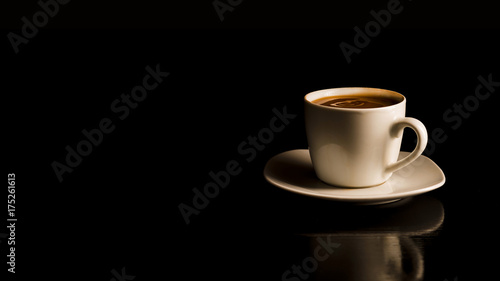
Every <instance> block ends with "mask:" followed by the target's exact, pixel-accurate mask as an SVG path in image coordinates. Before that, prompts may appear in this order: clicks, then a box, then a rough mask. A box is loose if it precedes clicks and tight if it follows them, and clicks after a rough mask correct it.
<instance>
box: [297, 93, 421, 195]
mask: <svg viewBox="0 0 500 281" xmlns="http://www.w3.org/2000/svg"><path fill="white" fill-rule="evenodd" d="M334 96H342V97H346V96H349V97H351V96H352V97H356V96H369V97H372V98H386V99H392V100H394V101H395V102H394V104H392V105H387V106H381V107H375V108H344V107H328V106H324V105H320V104H317V103H314V101H316V100H318V99H322V98H325V97H334ZM304 102H305V121H306V133H307V141H308V143H309V153H310V155H311V160H312V163H313V166H314V170H315V172H316V175H317V176H318V178H319V179H320V180H322V181H324V182H325V183H328V184H331V185H335V186H342V187H367V186H373V185H379V184H382V183H384V182H385V181H387V180H388V179H389V178H390V176H391V175H392V173H393V172H395V171H396V170H398V169H401V168H403V167H405V166H406V165H408V164H410V163H411V162H413V161H414V160H416V159H417V158H418V156H420V155H421V154H422V152H423V151H424V149H425V146H426V145H427V131H426V129H425V126H424V125H423V124H422V122H420V121H418V120H417V119H414V118H409V117H405V110H406V98H405V97H404V96H403V95H401V94H399V93H396V92H393V91H389V90H383V89H375V88H361V87H358V88H336V89H328V90H321V91H315V92H312V93H309V94H307V95H306V96H305V98H304ZM405 127H409V128H411V129H413V130H414V131H415V133H416V134H417V137H418V142H417V146H416V148H415V150H414V151H413V152H412V153H411V154H410V155H408V156H407V157H405V158H403V159H401V160H399V161H397V159H398V155H399V151H400V147H401V140H402V133H403V129H404V128H405Z"/></svg>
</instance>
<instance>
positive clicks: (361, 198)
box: [264, 149, 446, 204]
mask: <svg viewBox="0 0 500 281" xmlns="http://www.w3.org/2000/svg"><path fill="white" fill-rule="evenodd" d="M293 151H308V149H292V150H287V151H284V152H281V153H279V154H276V155H275V156H273V157H271V158H270V159H269V160H268V161H267V163H266V165H265V167H264V178H265V179H266V180H267V182H269V183H271V184H272V185H274V186H276V187H279V188H281V189H284V190H287V191H290V192H293V193H296V194H300V195H305V196H309V197H315V198H321V199H327V200H333V201H341V202H350V203H359V204H384V203H392V202H395V201H398V200H400V199H403V198H407V197H411V196H416V195H420V194H423V193H427V192H430V191H432V190H435V189H437V188H439V187H441V186H443V185H444V183H445V182H446V176H445V174H444V172H443V170H442V169H441V168H440V167H439V166H438V165H437V164H436V163H435V162H434V161H432V159H430V158H429V157H427V156H425V155H420V156H419V157H424V158H427V160H428V161H430V164H433V165H434V167H435V168H436V169H437V171H439V174H440V180H439V181H438V182H436V183H434V184H432V185H429V186H426V187H423V188H418V189H414V190H409V191H405V192H401V193H389V194H380V195H355V196H353V195H348V196H342V195H335V196H331V195H325V194H320V193H316V192H314V191H311V190H302V189H307V187H300V188H301V189H300V190H299V189H296V188H293V187H290V186H288V185H287V184H283V183H281V182H280V181H275V180H274V179H272V178H270V177H269V175H268V173H267V171H268V167H269V165H270V163H271V161H273V159H274V158H275V157H278V156H280V155H282V154H285V153H291V152H293ZM399 153H400V154H401V153H404V154H409V153H410V152H407V151H400V152H399ZM410 165H411V164H410ZM391 178H392V176H391ZM391 178H389V179H388V180H387V181H386V182H389V181H390V180H391ZM318 180H319V179H318ZM325 184H326V183H325ZM383 184H385V183H383ZM332 187H336V186H332ZM336 188H343V187H336ZM366 188H370V187H366ZM359 189H362V188H359Z"/></svg>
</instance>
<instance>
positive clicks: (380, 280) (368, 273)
mask: <svg viewBox="0 0 500 281" xmlns="http://www.w3.org/2000/svg"><path fill="white" fill-rule="evenodd" d="M321 238H322V239H323V240H331V241H335V243H340V245H341V247H340V248H339V249H338V250H337V251H336V253H335V254H332V255H331V256H330V257H329V258H328V259H327V260H325V261H322V262H321V263H319V265H318V269H317V271H316V273H315V277H316V280H345V281H348V280H353V281H354V280H355V281H365V280H366V281H396V280H397V281H403V280H404V281H416V280H422V278H423V272H424V267H423V259H422V254H421V253H420V250H419V249H418V248H417V246H416V245H415V243H414V242H413V241H412V240H411V239H410V238H408V237H401V238H400V237H398V236H396V235H386V236H382V235H377V236H336V235H335V236H332V237H321ZM317 240H318V239H312V240H311V241H312V243H313V245H311V248H312V249H313V248H317V247H318V246H317V245H316V243H317ZM403 253H406V255H408V256H407V257H403ZM403 261H406V262H407V263H408V264H404V262H403ZM404 269H407V270H406V271H405V270H404Z"/></svg>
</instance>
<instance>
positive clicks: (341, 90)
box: [304, 87, 406, 112]
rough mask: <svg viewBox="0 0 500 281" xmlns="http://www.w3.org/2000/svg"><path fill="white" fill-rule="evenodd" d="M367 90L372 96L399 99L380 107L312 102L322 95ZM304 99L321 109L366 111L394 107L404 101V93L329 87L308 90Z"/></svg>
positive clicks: (364, 90)
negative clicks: (336, 105) (344, 105)
mask: <svg viewBox="0 0 500 281" xmlns="http://www.w3.org/2000/svg"><path fill="white" fill-rule="evenodd" d="M367 91H369V93H368V94H373V95H374V96H377V95H380V96H387V95H390V96H392V97H397V98H398V99H400V101H399V102H398V103H395V104H392V105H387V106H382V107H374V108H348V107H328V106H323V105H319V104H316V103H313V101H314V100H317V99H319V98H323V97H330V96H336V95H356V94H359V93H361V92H363V94H366V92H367ZM313 96H314V98H312V97H313ZM304 101H305V102H306V103H308V104H310V105H312V106H317V107H319V108H322V109H328V110H339V111H362V112H366V111H377V110H387V109H391V108H393V107H396V106H398V105H401V104H403V103H405V102H406V97H405V96H404V95H402V94H401V93H398V92H396V91H392V90H387V89H382V88H372V87H339V88H330V89H323V90H317V91H313V92H310V93H308V94H306V95H305V96H304Z"/></svg>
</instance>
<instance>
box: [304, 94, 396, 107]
mask: <svg viewBox="0 0 500 281" xmlns="http://www.w3.org/2000/svg"><path fill="white" fill-rule="evenodd" d="M399 102H400V100H397V99H394V98H389V97H377V96H364V95H352V96H351V95H349V96H330V97H323V98H319V99H317V100H314V101H312V103H314V104H319V105H323V106H328V107H340V108H377V107H384V106H389V105H393V104H397V103H399Z"/></svg>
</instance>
